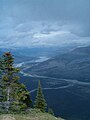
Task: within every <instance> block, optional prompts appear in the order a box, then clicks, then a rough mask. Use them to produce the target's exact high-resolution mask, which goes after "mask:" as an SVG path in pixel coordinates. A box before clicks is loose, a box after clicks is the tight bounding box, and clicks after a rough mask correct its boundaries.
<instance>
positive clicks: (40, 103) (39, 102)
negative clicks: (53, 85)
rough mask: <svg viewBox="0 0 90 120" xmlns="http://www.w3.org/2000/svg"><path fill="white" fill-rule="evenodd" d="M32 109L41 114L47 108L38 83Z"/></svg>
mask: <svg viewBox="0 0 90 120" xmlns="http://www.w3.org/2000/svg"><path fill="white" fill-rule="evenodd" d="M34 107H35V108H36V109H39V110H40V111H42V112H45V110H46V107H47V104H46V100H45V99H44V95H43V92H42V87H41V83H40V81H39V82H38V90H37V96H36V100H35V104H34Z"/></svg>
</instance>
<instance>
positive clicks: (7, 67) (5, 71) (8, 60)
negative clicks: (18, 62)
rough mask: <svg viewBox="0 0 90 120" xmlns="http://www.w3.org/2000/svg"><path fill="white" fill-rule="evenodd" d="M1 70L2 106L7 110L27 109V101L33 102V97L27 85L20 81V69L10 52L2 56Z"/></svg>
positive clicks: (0, 94) (0, 93)
mask: <svg viewBox="0 0 90 120" xmlns="http://www.w3.org/2000/svg"><path fill="white" fill-rule="evenodd" d="M0 71H1V80H0V86H1V87H0V88H1V90H0V98H1V104H2V108H4V109H5V110H6V111H7V112H8V111H9V110H14V111H21V110H25V109H26V108H27V107H28V104H27V103H26V101H28V100H29V102H30V103H31V99H30V96H29V92H28V91H27V90H26V88H25V86H24V85H23V84H20V83H19V76H18V72H19V69H18V68H15V67H14V58H13V55H12V54H11V53H10V52H6V53H4V55H3V56H2V57H1V60H0ZM27 99H28V100H27Z"/></svg>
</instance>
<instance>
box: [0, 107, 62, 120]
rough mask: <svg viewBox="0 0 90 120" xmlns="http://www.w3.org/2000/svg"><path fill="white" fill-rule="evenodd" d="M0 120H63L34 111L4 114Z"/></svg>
mask: <svg viewBox="0 0 90 120" xmlns="http://www.w3.org/2000/svg"><path fill="white" fill-rule="evenodd" d="M0 120H63V119H61V118H56V117H54V116H52V115H50V114H48V113H43V112H40V111H37V110H34V109H32V110H31V111H30V112H29V113H27V114H24V113H20V114H2V115H0Z"/></svg>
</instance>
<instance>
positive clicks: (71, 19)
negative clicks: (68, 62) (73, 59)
mask: <svg viewBox="0 0 90 120" xmlns="http://www.w3.org/2000/svg"><path fill="white" fill-rule="evenodd" d="M89 12H90V0H8V2H7V0H0V46H1V47H3V46H6V47H32V46H64V45H69V44H77V45H90V22H89V21H90V14H89Z"/></svg>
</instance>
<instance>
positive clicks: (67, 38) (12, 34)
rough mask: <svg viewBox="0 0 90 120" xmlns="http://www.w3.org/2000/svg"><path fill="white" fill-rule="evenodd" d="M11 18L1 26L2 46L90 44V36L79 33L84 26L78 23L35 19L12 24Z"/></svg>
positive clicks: (0, 37)
mask: <svg viewBox="0 0 90 120" xmlns="http://www.w3.org/2000/svg"><path fill="white" fill-rule="evenodd" d="M9 20H10V21H11V19H9ZM9 20H7V21H6V22H3V24H2V25H1V26H0V27H2V29H0V33H1V34H0V46H1V47H8V48H10V47H12V48H14V47H40V46H45V47H49V46H53V47H56V46H67V45H72V44H76V45H79V46H80V45H86V44H90V42H89V41H90V37H83V36H80V35H79V33H81V32H82V27H81V26H80V25H78V24H68V23H67V22H66V23H65V22H64V23H63V22H61V21H59V22H58V21H57V22H48V21H33V22H24V23H19V24H16V25H10V24H11V23H10V22H9ZM4 23H5V24H4ZM6 23H7V24H6Z"/></svg>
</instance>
